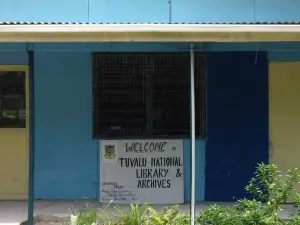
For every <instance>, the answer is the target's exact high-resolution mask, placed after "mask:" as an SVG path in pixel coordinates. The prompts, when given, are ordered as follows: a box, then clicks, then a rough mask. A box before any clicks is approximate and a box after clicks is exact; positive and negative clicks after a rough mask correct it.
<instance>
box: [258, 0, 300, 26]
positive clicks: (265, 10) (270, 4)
mask: <svg viewBox="0 0 300 225" xmlns="http://www.w3.org/2000/svg"><path fill="white" fill-rule="evenodd" d="M299 10H300V1H299V0H284V1H283V0H256V1H255V12H254V13H255V14H254V16H255V17H254V19H255V21H266V22H278V21H287V22H293V21H294V22H295V21H296V22H298V21H299V20H300V16H299Z"/></svg>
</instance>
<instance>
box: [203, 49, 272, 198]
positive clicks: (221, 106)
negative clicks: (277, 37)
mask: <svg viewBox="0 0 300 225" xmlns="http://www.w3.org/2000/svg"><path fill="white" fill-rule="evenodd" d="M207 71H208V75H207V113H208V119H207V137H208V139H207V149H206V171H205V173H206V184H205V200H206V201H224V202H228V201H233V200H235V199H236V198H242V197H247V194H246V193H245V191H244V187H245V185H246V184H247V183H248V181H249V179H250V178H251V177H252V175H253V172H254V170H255V167H256V165H257V163H260V162H264V163H268V139H269V136H268V135H269V134H268V127H269V125H268V61H267V54H266V53H259V54H256V52H222V53H211V54H209V55H208V58H207Z"/></svg>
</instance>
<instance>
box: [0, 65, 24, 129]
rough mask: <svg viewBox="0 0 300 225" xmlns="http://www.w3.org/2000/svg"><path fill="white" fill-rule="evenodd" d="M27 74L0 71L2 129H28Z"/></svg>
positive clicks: (0, 121) (0, 122) (0, 119)
mask: <svg viewBox="0 0 300 225" xmlns="http://www.w3.org/2000/svg"><path fill="white" fill-rule="evenodd" d="M25 92H26V91H25V72H19V71H0V128H25V127H26V102H25Z"/></svg>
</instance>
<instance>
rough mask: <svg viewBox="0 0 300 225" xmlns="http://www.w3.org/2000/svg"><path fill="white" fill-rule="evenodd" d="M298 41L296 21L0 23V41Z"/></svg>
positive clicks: (298, 28)
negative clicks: (260, 22) (290, 22)
mask: <svg viewBox="0 0 300 225" xmlns="http://www.w3.org/2000/svg"><path fill="white" fill-rule="evenodd" d="M265 41H274V42H275V41H300V25H291V24H289V25H284V24H280V25H274V24H271V25H270V24H269V25H267V24H266V25H264V24H259V25H255V24H244V25H243V24H238V25H237V24H46V25H45V24H37V25H36V24H30V25H24V24H21V25H0V42H265Z"/></svg>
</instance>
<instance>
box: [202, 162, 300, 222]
mask: <svg viewBox="0 0 300 225" xmlns="http://www.w3.org/2000/svg"><path fill="white" fill-rule="evenodd" d="M299 181H300V171H299V169H297V168H294V169H291V170H289V171H288V174H287V175H284V176H282V175H281V173H280V172H279V171H278V168H277V166H275V165H274V164H272V165H266V164H263V163H262V164H259V165H258V167H257V168H256V171H255V174H254V177H253V178H252V179H251V180H250V182H249V184H248V185H247V186H246V188H245V189H246V191H247V192H249V193H250V194H252V195H253V199H241V200H238V201H237V203H236V204H235V206H233V207H231V208H229V207H224V206H219V205H212V206H210V207H209V208H208V209H206V210H203V211H202V212H200V215H199V217H198V218H197V222H198V223H199V224H200V225H283V224H286V225H295V224H298V225H299V224H300V223H299V222H300V211H299V210H298V211H297V212H296V213H294V214H292V215H290V218H289V220H288V221H284V220H282V219H280V218H279V212H280V211H281V210H282V207H283V205H284V204H285V203H286V202H287V200H288V198H289V197H290V196H291V195H292V194H294V193H293V192H294V191H295V186H296V184H297V183H299ZM299 205H300V196H299V195H298V194H296V196H295V200H294V206H295V207H297V208H298V207H299Z"/></svg>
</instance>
